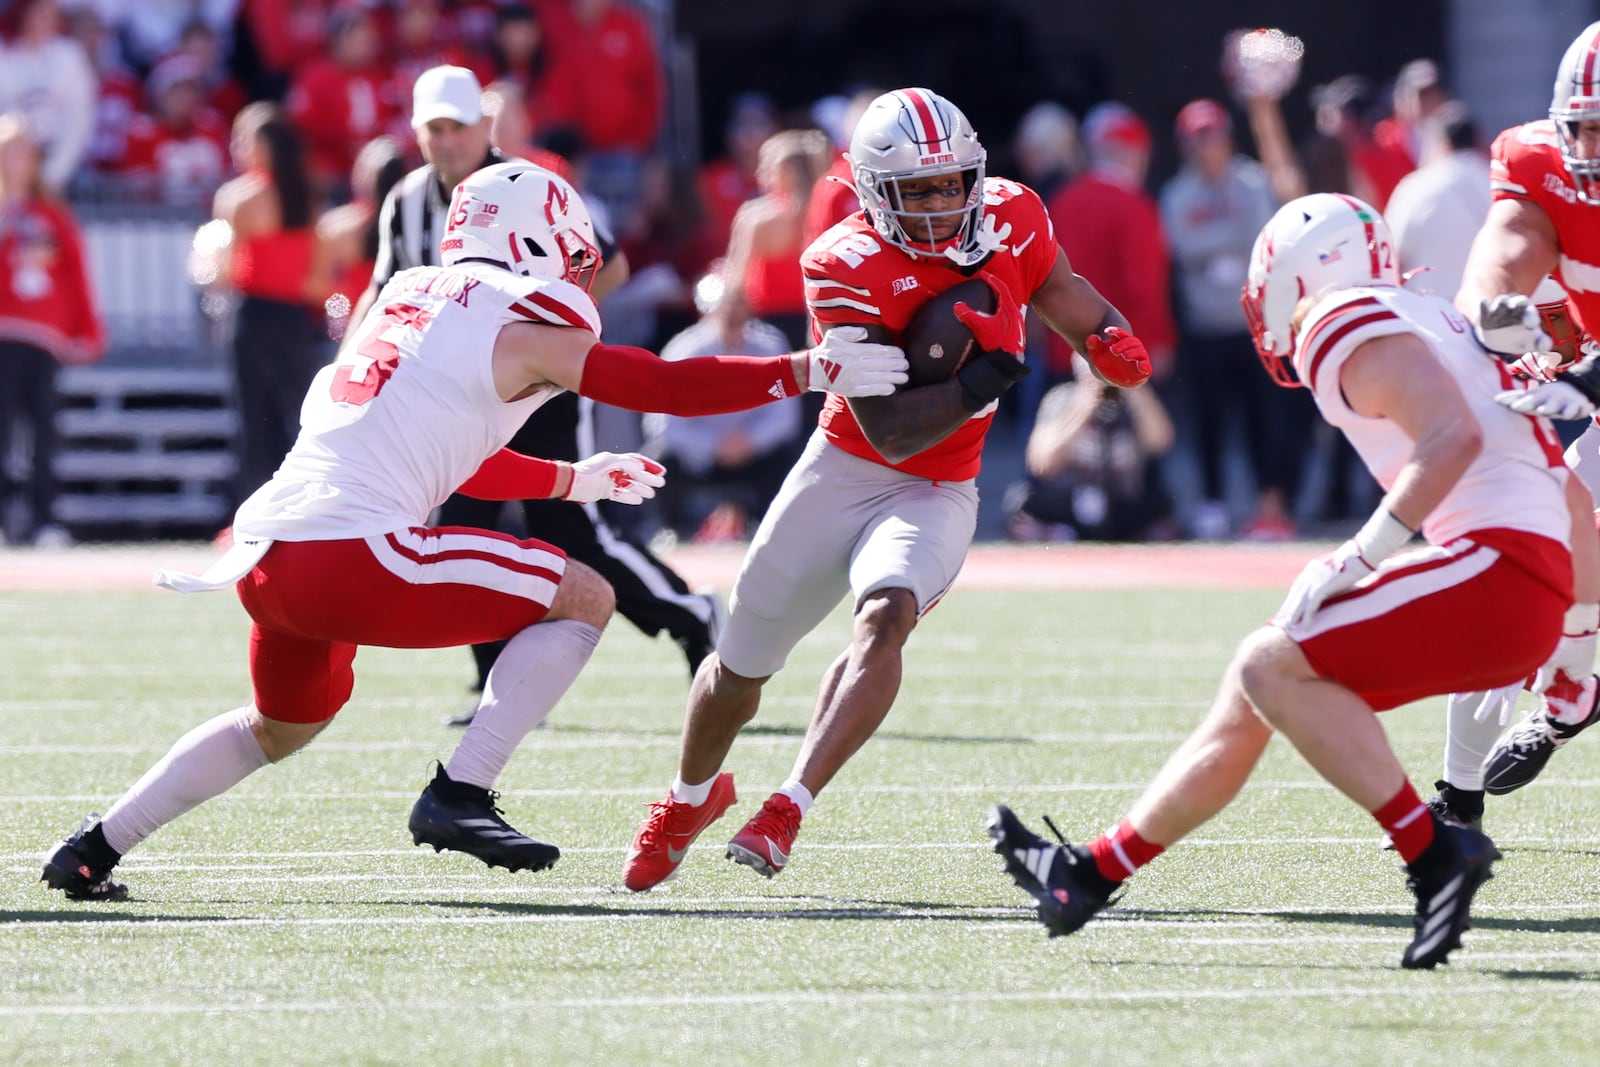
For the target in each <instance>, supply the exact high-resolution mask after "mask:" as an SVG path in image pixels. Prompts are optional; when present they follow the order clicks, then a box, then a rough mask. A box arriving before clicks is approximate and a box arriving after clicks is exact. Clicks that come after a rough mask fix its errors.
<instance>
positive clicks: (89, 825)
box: [39, 812, 128, 901]
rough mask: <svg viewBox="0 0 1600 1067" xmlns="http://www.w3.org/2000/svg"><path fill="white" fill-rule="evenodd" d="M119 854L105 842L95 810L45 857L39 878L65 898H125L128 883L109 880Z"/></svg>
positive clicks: (98, 899)
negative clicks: (59, 891)
mask: <svg viewBox="0 0 1600 1067" xmlns="http://www.w3.org/2000/svg"><path fill="white" fill-rule="evenodd" d="M121 858H122V857H121V856H119V855H118V854H117V853H116V851H115V850H114V849H112V847H111V846H110V845H108V844H106V838H105V834H104V832H103V831H101V829H100V815H99V813H98V812H96V813H95V814H93V815H90V816H89V817H88V818H87V819H84V820H83V823H82V825H80V826H79V827H78V829H77V830H76V831H74V832H73V834H72V836H70V837H68V838H67V839H66V840H65V841H62V842H61V844H59V845H57V846H56V847H55V848H54V849H52V850H51V852H50V854H49V855H48V856H46V857H45V858H44V872H43V873H42V874H40V875H39V881H41V882H43V883H45V885H48V886H49V887H50V888H51V889H59V890H61V892H63V893H65V894H66V897H67V899H68V900H90V901H115V900H127V899H128V887H127V886H125V885H123V884H122V883H121V882H113V881H112V880H111V869H112V868H113V867H115V866H116V865H117V861H118V860H119V859H121Z"/></svg>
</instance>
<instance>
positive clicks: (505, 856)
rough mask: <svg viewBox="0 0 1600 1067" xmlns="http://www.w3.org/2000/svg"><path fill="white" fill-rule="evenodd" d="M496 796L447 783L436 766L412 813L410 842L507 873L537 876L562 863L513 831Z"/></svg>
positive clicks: (547, 847)
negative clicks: (462, 855)
mask: <svg viewBox="0 0 1600 1067" xmlns="http://www.w3.org/2000/svg"><path fill="white" fill-rule="evenodd" d="M499 796H500V794H499V793H496V792H493V791H491V790H488V789H480V788H478V787H477V786H474V785H467V784H465V783H463V782H457V781H453V780H451V778H450V776H449V775H447V774H445V773H444V768H443V767H440V768H439V770H438V772H437V773H436V774H435V775H434V778H433V781H431V782H429V783H428V788H426V789H424V790H423V791H422V795H421V796H420V797H418V798H417V803H416V804H415V805H414V806H413V807H412V809H411V839H412V840H413V841H415V842H416V843H417V844H419V845H432V846H433V850H434V851H435V852H438V851H440V850H442V849H447V848H448V849H451V850H453V851H456V852H465V853H466V854H467V855H469V856H476V857H478V858H479V859H480V860H482V861H483V862H485V863H487V864H488V865H489V866H491V867H504V868H505V869H506V870H508V871H542V870H544V869H545V868H546V867H549V866H551V865H552V864H554V863H555V862H556V860H558V859H560V858H561V850H560V849H559V848H557V847H556V846H554V845H551V844H547V843H545V842H543V841H535V840H534V839H533V838H531V837H529V836H528V835H526V834H524V833H522V832H521V831H519V830H516V829H514V828H513V827H512V826H511V824H510V823H508V822H506V821H505V820H504V819H502V818H501V817H500V814H501V813H500V809H499V808H498V807H497V806H496V805H495V801H496V800H497V799H499Z"/></svg>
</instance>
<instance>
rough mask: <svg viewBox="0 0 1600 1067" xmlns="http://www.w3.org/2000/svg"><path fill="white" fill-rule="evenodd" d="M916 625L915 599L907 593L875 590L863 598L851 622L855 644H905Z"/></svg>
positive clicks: (906, 590)
mask: <svg viewBox="0 0 1600 1067" xmlns="http://www.w3.org/2000/svg"><path fill="white" fill-rule="evenodd" d="M916 625H917V598H916V596H915V595H914V594H913V593H912V592H911V590H909V589H878V590H874V591H873V592H871V593H868V594H867V595H866V596H865V597H863V598H862V600H861V604H860V606H859V607H857V608H856V617H855V622H854V627H853V628H854V631H855V638H856V640H857V641H858V642H861V641H866V642H873V643H876V642H892V643H894V644H904V643H905V642H906V639H907V638H908V637H910V636H911V631H912V630H913V629H915V628H916Z"/></svg>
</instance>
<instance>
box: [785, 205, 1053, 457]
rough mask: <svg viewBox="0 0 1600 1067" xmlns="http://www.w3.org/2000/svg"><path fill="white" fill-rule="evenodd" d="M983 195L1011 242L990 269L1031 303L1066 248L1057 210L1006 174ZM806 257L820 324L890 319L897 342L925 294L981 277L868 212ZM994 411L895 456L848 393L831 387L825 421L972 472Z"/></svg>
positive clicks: (859, 449) (849, 444)
mask: <svg viewBox="0 0 1600 1067" xmlns="http://www.w3.org/2000/svg"><path fill="white" fill-rule="evenodd" d="M983 202H984V207H985V209H986V216H987V218H986V221H985V228H987V227H988V225H989V222H988V221H987V220H988V219H992V220H993V226H994V229H995V231H996V232H997V233H1001V234H1004V235H1005V236H1004V238H1003V240H1004V242H1005V243H1004V244H1003V245H1001V247H1000V248H999V250H998V251H996V252H995V253H994V254H993V255H991V256H990V257H989V258H988V259H987V260H985V261H984V264H983V269H984V270H988V271H993V272H994V273H995V274H996V275H998V276H999V277H1000V278H1001V279H1002V280H1003V281H1004V282H1005V283H1006V285H1007V286H1008V287H1010V289H1011V292H1012V294H1013V295H1014V296H1015V297H1016V298H1017V299H1018V300H1020V301H1021V302H1022V303H1024V304H1026V303H1028V301H1030V300H1031V299H1032V298H1033V294H1034V293H1036V292H1038V291H1039V289H1040V287H1041V286H1043V285H1044V282H1045V279H1046V278H1048V277H1049V276H1050V271H1051V270H1052V269H1053V268H1054V267H1055V265H1056V258H1057V256H1059V255H1060V248H1059V247H1058V246H1057V244H1056V234H1055V228H1054V227H1053V226H1052V225H1051V224H1050V215H1049V213H1048V212H1046V211H1045V209H1044V203H1043V202H1042V201H1041V200H1040V199H1039V194H1037V193H1035V192H1034V191H1033V190H1032V189H1029V188H1028V187H1027V186H1025V185H1022V184H1020V183H1018V182H1014V181H1010V180H1008V179H1005V178H986V179H985V180H984V183H983ZM800 266H801V269H802V270H803V271H804V273H805V281H806V306H807V309H808V310H809V311H810V312H811V319H812V329H813V330H814V331H817V332H819V334H820V331H821V330H822V329H824V328H826V327H828V326H834V325H841V324H849V323H855V324H870V325H881V326H883V327H885V328H886V329H887V330H888V331H889V334H890V337H891V339H892V340H893V341H894V342H895V343H897V344H898V343H899V342H900V341H901V340H902V338H903V336H904V333H905V328H906V326H907V325H908V324H909V323H910V322H911V318H912V316H913V315H914V314H915V313H916V311H917V309H918V308H919V307H921V306H922V304H923V303H924V302H925V301H927V300H929V299H930V298H932V297H934V296H937V295H938V294H939V293H942V292H944V291H945V290H946V289H949V288H950V287H952V286H954V285H956V284H958V283H960V282H963V281H966V280H967V279H968V278H969V277H971V276H972V272H967V273H963V272H962V271H961V270H960V268H958V267H957V266H956V265H955V264H954V263H952V262H951V261H950V260H948V259H946V258H944V257H943V256H937V257H935V256H912V255H908V254H907V253H905V252H903V251H901V250H900V249H898V248H896V247H895V246H894V245H891V244H890V243H889V242H887V241H885V240H884V239H883V238H882V237H880V236H878V233H877V231H875V230H874V229H873V228H872V225H871V223H869V222H867V219H866V215H865V214H864V213H862V212H860V211H858V212H856V213H855V214H853V215H851V216H850V217H849V218H847V219H845V220H844V221H843V222H841V223H839V225H837V226H835V227H833V229H831V230H828V231H827V232H826V233H824V234H823V235H822V236H821V237H818V238H817V239H816V241H814V242H812V245H811V247H810V248H807V249H806V250H805V252H804V253H803V254H802V255H801V257H800ZM993 420H994V406H993V405H990V406H989V407H988V408H986V409H985V410H983V411H980V412H978V413H977V414H975V415H973V416H972V418H971V419H969V420H967V423H966V425H964V426H962V427H960V428H959V429H957V430H956V432H955V433H953V434H951V435H950V436H949V437H946V438H945V439H944V440H943V441H940V442H939V443H938V444H936V445H934V446H933V447H932V448H929V449H927V450H926V451H924V452H919V453H917V454H916V455H915V456H912V457H911V458H910V459H908V460H906V461H905V462H904V463H894V464H891V463H889V462H888V461H887V460H885V459H884V458H883V457H882V456H881V455H879V454H878V451H877V449H875V448H873V447H872V445H871V444H870V443H869V442H868V441H867V438H866V436H865V435H864V434H863V433H862V432H861V427H860V425H859V424H858V423H857V422H856V419H855V416H854V414H852V413H851V411H850V405H849V404H847V403H845V401H844V398H842V397H839V396H834V395H833V394H829V396H828V400H827V403H826V404H825V405H824V406H823V409H822V417H821V418H820V419H819V420H818V424H819V425H820V426H821V427H822V430H823V432H824V433H826V434H827V435H828V439H829V440H831V441H832V442H833V443H834V444H836V445H838V446H839V447H840V448H842V449H844V450H845V451H846V452H849V453H850V454H851V455H853V456H860V457H861V458H863V459H870V460H872V461H873V462H874V463H882V464H884V465H885V466H892V467H894V469H895V470H900V471H905V472H906V473H907V474H915V475H917V476H919V477H922V478H931V479H934V480H936V481H963V480H965V479H967V478H975V477H977V474H978V467H979V466H980V462H981V459H982V454H983V439H984V436H985V435H986V434H987V433H988V432H989V424H990V423H991V422H992V421H993Z"/></svg>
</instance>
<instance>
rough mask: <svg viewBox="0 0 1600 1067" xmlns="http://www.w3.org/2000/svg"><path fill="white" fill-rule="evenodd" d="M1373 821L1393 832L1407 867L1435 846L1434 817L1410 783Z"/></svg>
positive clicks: (1390, 833)
mask: <svg viewBox="0 0 1600 1067" xmlns="http://www.w3.org/2000/svg"><path fill="white" fill-rule="evenodd" d="M1372 817H1373V818H1374V819H1377V820H1378V825H1380V826H1382V827H1383V828H1384V829H1385V830H1387V831H1388V832H1389V840H1391V841H1393V842H1394V850H1395V851H1396V852H1398V853H1400V858H1401V859H1403V860H1405V861H1406V862H1407V863H1410V862H1411V861H1412V860H1414V859H1416V858H1417V857H1418V856H1420V855H1422V853H1423V851H1424V850H1425V849H1426V848H1427V847H1428V846H1429V845H1431V844H1433V816H1432V814H1430V813H1429V811H1428V805H1426V804H1424V803H1423V802H1422V798H1421V797H1419V796H1417V791H1416V789H1415V788H1413V787H1412V785H1411V783H1410V782H1406V783H1405V785H1403V786H1401V787H1400V792H1398V793H1396V794H1395V795H1394V796H1392V797H1390V798H1389V800H1388V802H1387V803H1386V804H1384V805H1383V807H1381V808H1379V809H1378V810H1377V811H1375V812H1373V813H1372Z"/></svg>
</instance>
